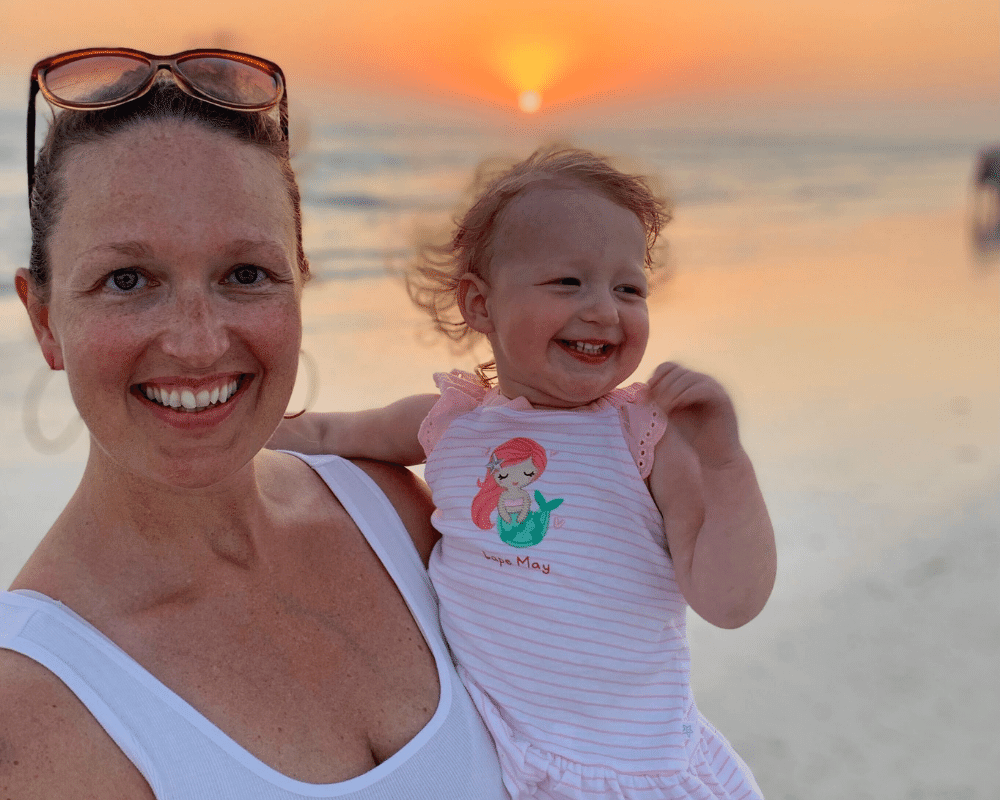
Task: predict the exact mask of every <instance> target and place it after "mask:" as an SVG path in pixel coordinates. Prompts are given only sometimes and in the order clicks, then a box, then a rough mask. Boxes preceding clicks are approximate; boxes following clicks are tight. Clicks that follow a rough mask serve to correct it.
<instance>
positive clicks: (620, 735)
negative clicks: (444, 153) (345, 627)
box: [272, 149, 775, 800]
mask: <svg viewBox="0 0 1000 800" xmlns="http://www.w3.org/2000/svg"><path fill="white" fill-rule="evenodd" d="M668 219H669V215H668V213H667V210H666V206H665V204H664V203H663V202H662V201H660V200H659V199H657V197H656V196H655V195H654V194H653V193H652V191H651V190H650V189H649V187H648V185H647V183H646V181H644V180H643V179H642V178H639V177H636V176H632V175H627V174H624V173H622V172H620V171H618V170H616V169H615V168H613V167H612V166H611V165H610V164H609V163H608V162H607V161H606V160H605V159H603V158H600V157H598V156H596V155H593V154H591V153H589V152H585V151H582V150H575V149H547V150H542V151H539V152H537V153H535V154H534V155H532V156H531V157H530V158H528V159H527V160H525V161H523V162H521V163H519V164H517V165H516V166H514V167H513V168H512V169H510V170H509V171H507V172H506V173H504V174H502V175H501V176H500V177H498V178H496V179H495V180H493V181H492V182H491V183H490V184H489V185H487V186H486V187H485V189H484V190H483V191H482V193H481V194H480V196H479V197H478V199H477V200H476V202H475V204H474V205H473V206H472V208H471V209H469V211H468V212H467V213H466V214H465V216H464V217H463V218H462V219H461V221H460V222H459V225H458V228H457V231H456V232H455V234H454V237H453V240H452V242H451V246H450V248H447V251H446V252H445V255H444V257H438V258H431V259H428V260H426V261H425V262H424V263H423V265H422V266H421V267H420V269H419V271H418V275H417V276H416V277H415V278H413V280H412V281H411V296H414V297H415V298H416V299H417V300H418V302H419V303H420V304H421V305H422V306H423V307H425V308H427V309H428V310H430V311H431V313H432V315H433V316H434V318H435V321H436V322H437V324H438V327H439V328H440V329H441V330H443V331H446V332H450V333H451V334H452V335H453V336H454V337H455V338H460V337H461V336H463V335H465V334H466V333H468V332H470V331H472V332H477V333H479V334H482V335H484V336H485V337H486V338H487V339H488V340H489V343H490V345H491V347H492V350H493V355H494V359H495V363H491V364H489V365H484V367H481V368H480V369H479V370H478V371H477V375H471V374H468V373H463V372H458V371H454V372H451V373H450V374H443V373H442V374H438V375H436V376H435V381H436V383H437V386H438V389H439V391H440V394H439V395H421V396H416V397H411V398H407V399H404V400H401V401H399V402H397V403H394V404H393V405H390V406H387V407H386V408H383V409H376V410H370V411H364V412H358V413H355V414H307V415H306V416H304V417H302V418H300V419H297V420H293V421H290V422H286V423H284V424H283V426H282V428H281V429H279V432H278V434H277V435H276V437H275V439H274V440H273V441H272V444H274V445H277V446H283V447H289V448H292V449H299V450H306V451H308V452H313V453H318V452H333V453H337V454H340V455H344V456H352V457H363V456H366V457H369V458H378V459H384V460H388V461H396V462H399V463H404V464H414V463H419V462H421V461H423V460H424V459H425V457H426V461H427V466H426V469H425V478H426V480H427V482H428V484H429V485H430V487H431V489H432V491H433V495H434V503H435V506H436V509H437V510H436V511H435V513H434V516H433V521H434V523H435V526H436V527H437V529H438V530H439V531H440V532H441V535H442V539H441V541H440V543H439V544H438V546H437V547H436V548H435V550H434V552H433V555H432V557H431V562H430V567H429V570H430V575H431V578H432V580H433V582H434V586H435V588H436V590H437V594H438V597H439V599H440V609H441V625H442V628H443V629H444V632H445V634H446V636H447V639H448V642H449V644H450V646H451V649H452V651H453V654H454V656H455V659H456V661H457V662H458V665H459V672H460V674H461V675H462V678H463V680H464V682H465V684H466V686H467V688H468V690H469V693H470V694H471V696H472V697H473V699H474V700H475V702H476V704H477V706H478V708H479V710H480V712H481V713H482V715H483V718H484V719H485V720H486V723H487V725H488V727H489V729H490V731H491V733H492V734H493V737H494V740H495V742H496V745H497V750H498V752H499V755H500V760H501V765H502V767H503V770H504V777H505V781H506V784H507V787H508V789H509V791H510V793H511V796H512V798H514V800H521V799H527V798H549V799H551V800H555V799H556V798H558V800H568V799H569V798H628V800H643V799H645V800H653V798H656V800H661V799H663V798H670V799H671V800H674V799H676V800H680V798H700V799H705V798H734V799H735V798H740V799H741V800H747V799H748V798H759V797H761V794H760V790H759V789H758V787H757V785H756V783H755V781H754V779H753V776H752V775H751V773H750V770H749V769H748V768H747V766H746V765H745V764H744V763H743V761H742V760H741V759H740V758H739V756H737V755H736V753H735V752H734V751H733V750H732V748H731V747H730V745H729V744H728V742H727V741H726V740H725V739H724V738H723V737H722V736H721V735H720V734H719V733H718V732H717V731H716V730H715V729H714V728H712V727H711V725H709V723H708V722H707V721H706V720H705V719H704V717H702V715H701V714H700V713H699V711H698V709H697V708H696V706H695V703H694V699H693V696H692V693H691V689H690V682H689V665H690V659H689V652H688V644H687V635H686V623H685V612H686V609H687V606H688V605H690V606H691V607H692V608H693V609H694V610H695V611H696V612H697V613H698V614H700V615H701V616H702V617H704V618H705V619H706V620H708V621H709V622H711V623H713V624H715V625H718V626H720V627H724V628H735V627H738V626H740V625H743V624H744V623H746V622H748V621H749V620H751V619H752V618H753V617H755V616H756V615H757V613H758V612H759V611H760V610H761V608H762V607H763V606H764V604H765V602H766V601H767V598H768V596H769V594H770V591H771V588H772V586H773V582H774V576H775V546H774V535H773V531H772V528H771V523H770V519H769V517H768V514H767V510H766V508H765V506H764V501H763V498H762V497H761V493H760V489H759V487H758V485H757V479H756V477H755V475H754V470H753V467H752V465H751V463H750V459H749V458H748V457H747V454H746V453H745V452H744V450H743V448H742V446H741V444H740V441H739V437H738V433H737V424H736V415H735V412H734V410H733V405H732V402H731V401H730V399H729V397H728V395H727V394H726V392H725V391H724V390H723V388H722V387H721V386H720V385H719V384H718V383H717V382H716V381H714V380H713V379H712V378H709V377H708V376H706V375H702V374H699V373H697V372H692V371H689V370H687V369H685V368H683V367H681V366H678V365H676V364H669V363H668V364H663V365H661V366H660V367H659V368H658V369H657V370H656V372H655V373H654V375H653V377H652V379H651V380H650V381H649V383H648V384H646V385H644V384H640V383H635V384H632V385H631V386H628V387H626V388H618V387H619V384H621V383H622V382H623V381H625V380H626V379H627V378H629V376H631V375H632V373H633V372H634V371H635V370H636V369H637V368H638V366H639V362H640V361H641V359H642V357H643V353H644V352H645V348H646V342H647V339H648V335H649V314H648V310H647V306H646V297H647V294H648V285H647V274H648V271H649V270H650V269H651V267H652V261H653V259H652V255H651V253H652V249H653V246H654V244H655V242H656V239H657V237H658V235H659V232H660V230H661V228H662V226H663V225H664V224H665V222H666V221H667V220H668ZM441 252H442V251H438V253H439V255H440V254H441ZM454 306H457V308H458V311H459V312H460V314H461V320H462V321H461V322H458V323H450V322H449V321H448V320H447V318H446V312H447V311H448V309H449V308H451V307H454ZM494 366H495V369H496V385H491V383H492V382H491V381H490V380H488V379H487V378H486V372H485V370H486V369H489V368H491V367H494Z"/></svg>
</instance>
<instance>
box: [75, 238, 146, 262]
mask: <svg viewBox="0 0 1000 800" xmlns="http://www.w3.org/2000/svg"><path fill="white" fill-rule="evenodd" d="M105 252H111V253H115V254H117V255H122V256H128V257H129V258H145V257H147V256H148V255H149V254H150V249H149V247H148V246H147V245H145V244H143V243H142V242H137V241H127V242H104V243H102V244H99V245H96V246H94V247H91V248H90V249H88V250H84V251H83V253H81V255H83V256H89V255H100V254H101V253H105Z"/></svg>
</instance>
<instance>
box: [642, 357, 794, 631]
mask: <svg viewBox="0 0 1000 800" xmlns="http://www.w3.org/2000/svg"><path fill="white" fill-rule="evenodd" d="M650 391H651V393H652V396H653V398H654V399H655V400H656V402H657V403H658V404H659V405H660V407H661V408H662V409H663V410H664V411H665V412H666V413H667V416H668V420H669V423H668V426H667V430H666V432H665V433H664V435H663V438H662V439H661V440H660V442H659V443H658V444H657V446H656V451H655V459H654V462H653V470H652V472H651V474H650V477H649V486H650V491H651V493H652V495H653V499H654V500H655V501H656V504H657V506H658V507H659V509H660V512H661V513H662V514H663V521H664V528H665V531H666V536H667V544H668V546H669V548H670V555H671V558H672V559H673V561H674V569H675V572H676V575H677V582H678V585H679V586H680V589H681V592H682V593H683V594H684V598H685V599H686V600H687V602H688V604H689V605H690V606H691V608H693V609H694V610H695V611H696V612H697V613H698V614H699V615H700V616H702V617H703V618H704V619H706V620H708V621H709V622H711V623H712V624H713V625H718V626H719V627H722V628H738V627H739V626H741V625H744V624H746V623H747V622H749V621H750V620H751V619H753V618H754V617H755V616H757V614H759V613H760V611H761V609H762V608H763V607H764V604H765V603H766V602H767V599H768V597H769V596H770V594H771V589H772V588H773V586H774V578H775V573H776V568H777V557H776V552H775V544H774V530H773V529H772V527H771V519H770V516H769V515H768V513H767V508H766V506H765V505H764V498H763V496H762V495H761V491H760V487H759V486H758V484H757V477H756V474H755V473H754V469H753V464H751V462H750V458H749V456H747V454H746V452H745V451H744V450H743V447H742V445H741V444H740V441H739V435H738V430H737V424H736V412H735V410H734V409H733V404H732V401H731V400H730V399H729V396H728V395H727V394H726V392H725V390H724V389H723V388H722V386H720V385H719V384H718V382H716V381H715V380H713V379H712V378H710V377H708V376H707V375H702V374H700V373H697V372H691V371H690V370H686V369H684V368H683V367H680V366H678V365H676V364H664V365H662V366H661V367H660V368H659V369H657V371H656V373H655V374H654V376H653V379H652V380H651V381H650Z"/></svg>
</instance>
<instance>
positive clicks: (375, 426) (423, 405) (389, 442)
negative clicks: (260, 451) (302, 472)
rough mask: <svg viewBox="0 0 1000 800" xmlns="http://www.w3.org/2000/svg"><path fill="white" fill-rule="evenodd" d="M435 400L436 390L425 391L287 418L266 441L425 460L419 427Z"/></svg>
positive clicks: (277, 446)
mask: <svg viewBox="0 0 1000 800" xmlns="http://www.w3.org/2000/svg"><path fill="white" fill-rule="evenodd" d="M437 399H438V395H436V394H421V395H414V396H412V397H406V398H403V399H402V400H398V401H397V402H395V403H393V404H392V405H388V406H385V407H384V408H372V409H368V410H366V411H341V412H326V413H308V414H304V415H302V416H301V417H296V418H295V419H286V420H284V421H283V422H282V423H281V424H280V425H279V426H278V430H277V431H275V433H274V435H273V436H272V437H271V439H270V441H269V442H268V443H267V446H268V447H270V448H272V449H274V450H296V451H298V452H300V453H332V454H334V455H338V456H343V457H344V458H372V459H376V460H378V461H390V462H392V463H394V464H404V465H411V464H422V463H423V462H424V458H425V457H424V450H423V447H421V445H420V442H419V441H418V440H417V432H418V431H419V430H420V423H422V422H423V421H424V417H426V416H427V414H428V412H429V411H430V410H431V406H433V405H434V403H435V402H437Z"/></svg>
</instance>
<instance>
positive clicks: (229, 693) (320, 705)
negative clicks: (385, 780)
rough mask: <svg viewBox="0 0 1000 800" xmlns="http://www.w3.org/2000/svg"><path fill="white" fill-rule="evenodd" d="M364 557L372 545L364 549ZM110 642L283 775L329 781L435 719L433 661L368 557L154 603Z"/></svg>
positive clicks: (321, 560) (315, 560)
mask: <svg viewBox="0 0 1000 800" xmlns="http://www.w3.org/2000/svg"><path fill="white" fill-rule="evenodd" d="M369 553H370V551H369ZM135 622H136V627H135V631H136V638H137V641H136V642H135V644H133V645H131V646H130V644H129V641H128V639H129V638H130V637H129V636H128V631H127V629H126V630H123V631H120V632H116V633H113V634H112V636H113V638H116V639H117V640H118V641H120V642H121V643H122V645H123V647H124V648H125V649H126V651H127V652H129V653H130V654H131V655H132V656H133V657H134V658H135V659H136V660H137V661H139V663H140V664H142V665H143V666H144V667H146V668H147V669H148V670H149V671H150V672H151V673H153V675H154V676H155V677H157V678H158V679H159V680H160V681H161V682H162V683H164V684H165V685H166V686H168V687H169V688H170V689H172V690H173V691H174V692H176V693H177V694H178V695H180V696H181V697H182V698H183V699H184V700H186V701H187V702H188V703H190V704H191V705H192V706H193V707H194V708H195V709H196V710H197V711H199V712H200V713H201V714H202V715H203V716H205V717H206V718H207V719H208V720H209V721H210V722H212V723H213V724H214V725H215V726H216V727H218V728H219V729H220V730H221V731H222V732H223V733H224V734H225V735H226V736H228V737H229V738H231V739H232V740H234V741H235V742H236V743H237V744H239V745H241V746H242V747H243V748H244V749H246V750H247V751H249V752H250V753H251V754H252V755H254V756H255V757H256V758H258V759H259V760H261V761H262V762H264V763H265V764H267V765H268V766H270V767H272V768H274V769H276V770H278V771H279V772H281V773H283V774H284V775H287V776H288V777H291V778H295V779H297V780H301V781H306V782H311V783H333V782H338V781H342V780H347V779H349V778H352V777H355V776H357V775H360V774H362V773H364V772H366V771H368V770H370V769H371V768H372V767H374V766H375V765H377V764H379V763H381V762H382V761H384V760H386V759H387V758H389V757H390V756H391V755H393V754H394V753H395V752H397V751H398V750H399V749H400V748H402V747H403V746H404V745H405V744H406V743H407V742H408V741H410V739H412V738H413V737H414V736H415V735H416V734H417V733H418V732H419V731H420V730H421V728H423V727H424V725H426V723H427V722H428V721H429V720H430V718H431V717H432V716H433V714H434V712H435V709H436V708H437V705H438V698H439V695H440V687H439V681H438V673H437V668H436V665H435V660H434V657H433V654H432V653H431V651H430V650H429V648H428V646H427V644H426V642H425V640H424V637H423V635H422V633H421V631H420V628H419V627H418V625H417V624H416V622H415V620H414V618H413V616H412V615H411V613H410V610H409V608H408V606H407V604H406V602H405V601H404V600H403V598H402V597H401V596H400V594H399V592H398V590H397V589H396V586H395V584H394V583H393V581H392V580H391V579H390V578H389V576H388V574H387V573H386V572H385V570H384V568H383V567H382V565H381V564H380V563H379V562H378V560H377V559H375V558H374V556H373V555H369V554H368V553H365V552H364V551H363V550H362V551H360V552H352V553H341V554H339V556H338V555H337V554H335V553H328V554H316V553H313V554H311V555H310V563H308V564H298V565H297V564H296V563H295V559H294V558H293V559H290V561H289V562H288V563H285V564H282V565H281V566H280V568H278V569H275V570H274V571H273V572H272V574H270V575H269V577H268V579H267V580H261V581H257V582H255V583H254V585H253V588H252V589H250V588H245V589H240V588H239V587H238V585H237V586H234V587H230V588H229V589H228V590H220V591H219V592H218V593H217V594H214V595H213V596H212V597H211V598H210V602H209V601H208V600H206V601H204V602H195V603H191V604H189V605H187V606H182V607H176V608H172V607H169V606H166V607H163V608H157V609H155V610H153V611H151V612H149V613H147V614H144V615H143V616H142V618H138V619H136V620H135Z"/></svg>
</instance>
